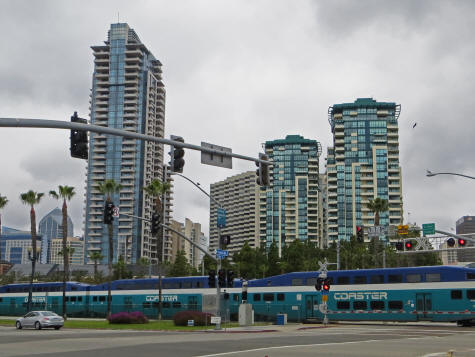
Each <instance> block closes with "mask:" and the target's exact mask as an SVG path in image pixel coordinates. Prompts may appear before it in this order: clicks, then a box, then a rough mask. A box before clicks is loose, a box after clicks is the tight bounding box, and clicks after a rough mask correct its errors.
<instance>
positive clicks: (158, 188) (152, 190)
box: [143, 179, 171, 320]
mask: <svg viewBox="0 0 475 357" xmlns="http://www.w3.org/2000/svg"><path fill="white" fill-rule="evenodd" d="M170 188H171V184H170V183H169V182H161V181H160V180H158V179H153V180H152V181H151V182H150V184H148V185H147V186H146V187H144V188H143V189H144V191H145V192H146V193H147V194H148V195H150V196H151V197H155V212H156V213H158V214H159V217H160V223H163V214H162V213H163V205H162V196H165V194H166V193H167V192H169V191H170ZM163 198H165V197H163ZM156 245H157V252H156V254H157V261H158V319H159V320H161V319H162V267H161V265H162V263H163V262H162V247H163V229H159V231H158V236H157V244H156Z"/></svg>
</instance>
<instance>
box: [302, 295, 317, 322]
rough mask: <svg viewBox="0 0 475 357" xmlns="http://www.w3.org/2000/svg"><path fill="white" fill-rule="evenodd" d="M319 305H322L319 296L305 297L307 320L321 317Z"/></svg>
mask: <svg viewBox="0 0 475 357" xmlns="http://www.w3.org/2000/svg"><path fill="white" fill-rule="evenodd" d="M318 304H320V299H319V296H318V295H305V318H307V319H308V318H314V317H317V316H319V313H320V311H319V310H318Z"/></svg>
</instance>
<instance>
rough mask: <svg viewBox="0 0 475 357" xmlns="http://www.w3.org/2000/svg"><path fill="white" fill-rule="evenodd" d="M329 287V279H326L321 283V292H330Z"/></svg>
mask: <svg viewBox="0 0 475 357" xmlns="http://www.w3.org/2000/svg"><path fill="white" fill-rule="evenodd" d="M330 285H331V282H330V279H329V278H326V279H325V280H324V281H323V285H322V288H323V291H330Z"/></svg>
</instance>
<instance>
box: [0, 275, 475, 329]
mask: <svg viewBox="0 0 475 357" xmlns="http://www.w3.org/2000/svg"><path fill="white" fill-rule="evenodd" d="M318 275H319V272H295V273H287V274H282V275H278V276H273V277H268V278H262V279H254V280H250V281H248V282H247V303H249V304H252V306H253V310H254V317H255V320H267V321H275V319H276V315H277V314H287V319H288V320H289V321H305V320H313V321H321V320H322V319H323V318H324V314H323V313H324V312H326V315H327V318H328V319H329V320H330V321H332V320H333V321H334V320H346V321H363V320H378V321H421V320H426V321H445V322H449V321H450V322H457V323H458V324H460V325H470V324H474V323H475V268H469V267H456V266H433V267H412V268H389V269H364V270H339V271H329V272H328V278H329V279H330V282H331V284H330V290H329V291H328V292H325V291H317V290H316V287H315V284H316V281H317V277H318ZM230 285H232V286H230V287H226V288H222V289H221V291H222V294H221V299H222V303H221V306H222V313H221V315H222V316H225V317H226V318H230V319H236V318H237V315H238V309H239V305H240V304H241V303H242V298H243V294H242V292H243V281H241V280H239V279H234V281H233V282H232V284H230ZM28 288H29V284H9V285H5V286H1V287H0V315H14V316H19V315H22V314H24V313H25V312H26V309H27V300H28ZM162 289H163V290H162V306H163V311H162V315H163V317H164V318H172V317H173V315H174V314H175V313H177V312H179V311H183V310H198V311H205V312H211V313H215V312H216V310H215V309H216V288H210V287H209V286H208V277H207V276H198V277H183V278H163V279H162ZM325 295H328V296H327V297H326V298H324V296H325ZM244 297H246V296H244ZM325 299H327V302H326V304H324V303H323V301H324V300H325ZM32 303H33V305H32V307H33V309H44V310H52V311H55V312H57V313H61V309H62V283H58V282H54V283H35V284H34V286H33V301H32ZM66 303H67V314H68V316H73V317H103V316H105V315H106V311H107V283H104V284H99V285H88V284H83V283H75V282H68V283H67V296H66ZM120 311H142V312H143V313H144V314H145V315H147V316H149V317H151V318H153V317H156V316H157V314H158V279H129V280H117V281H113V282H112V313H115V312H120Z"/></svg>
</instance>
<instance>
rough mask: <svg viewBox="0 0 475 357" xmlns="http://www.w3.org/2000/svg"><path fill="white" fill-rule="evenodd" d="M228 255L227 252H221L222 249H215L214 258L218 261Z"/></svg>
mask: <svg viewBox="0 0 475 357" xmlns="http://www.w3.org/2000/svg"><path fill="white" fill-rule="evenodd" d="M228 255H229V251H228V250H223V249H216V258H218V259H224V258H226V257H227V256H228Z"/></svg>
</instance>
